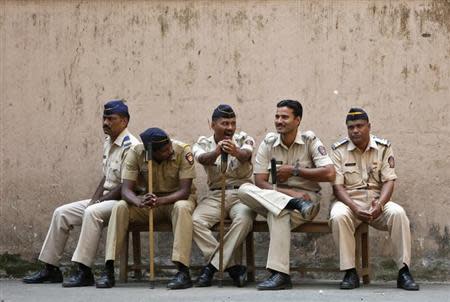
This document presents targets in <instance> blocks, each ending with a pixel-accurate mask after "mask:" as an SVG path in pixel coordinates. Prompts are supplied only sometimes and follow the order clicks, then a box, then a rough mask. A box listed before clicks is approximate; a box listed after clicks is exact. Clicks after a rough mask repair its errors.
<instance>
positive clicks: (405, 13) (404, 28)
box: [400, 4, 410, 39]
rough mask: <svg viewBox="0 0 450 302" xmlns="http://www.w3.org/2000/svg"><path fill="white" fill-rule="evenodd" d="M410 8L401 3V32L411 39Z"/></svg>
mask: <svg viewBox="0 0 450 302" xmlns="http://www.w3.org/2000/svg"><path fill="white" fill-rule="evenodd" d="M409 13H410V9H409V8H408V7H406V6H405V5H403V4H402V5H400V34H401V35H402V36H405V37H406V38H407V39H409V36H410V32H409V29H408V20H409Z"/></svg>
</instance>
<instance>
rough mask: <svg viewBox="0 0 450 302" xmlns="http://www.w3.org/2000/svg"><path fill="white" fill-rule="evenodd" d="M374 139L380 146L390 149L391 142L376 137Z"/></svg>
mask: <svg viewBox="0 0 450 302" xmlns="http://www.w3.org/2000/svg"><path fill="white" fill-rule="evenodd" d="M373 139H374V140H375V142H376V143H377V144H380V145H383V146H386V147H389V146H390V145H391V142H390V141H388V140H387V139H384V138H379V137H376V136H374V137H373Z"/></svg>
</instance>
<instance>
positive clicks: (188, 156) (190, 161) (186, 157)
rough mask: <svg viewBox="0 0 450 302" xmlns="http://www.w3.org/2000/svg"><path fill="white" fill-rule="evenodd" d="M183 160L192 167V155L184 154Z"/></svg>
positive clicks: (189, 153)
mask: <svg viewBox="0 0 450 302" xmlns="http://www.w3.org/2000/svg"><path fill="white" fill-rule="evenodd" d="M184 158H185V159H186V160H187V162H188V163H189V164H190V165H191V166H192V165H193V164H194V155H192V153H191V152H188V153H186V155H185V156H184Z"/></svg>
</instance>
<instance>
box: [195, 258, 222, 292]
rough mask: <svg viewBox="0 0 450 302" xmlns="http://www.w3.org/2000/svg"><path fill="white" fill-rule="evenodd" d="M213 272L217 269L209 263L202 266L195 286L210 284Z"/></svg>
mask: <svg viewBox="0 0 450 302" xmlns="http://www.w3.org/2000/svg"><path fill="white" fill-rule="evenodd" d="M215 272H217V269H216V268H215V267H214V266H213V265H212V264H211V263H210V264H208V265H207V266H205V267H204V268H203V271H202V273H201V275H200V276H199V277H198V278H197V281H196V282H195V286H196V287H208V286H211V284H212V279H213V277H214V274H215Z"/></svg>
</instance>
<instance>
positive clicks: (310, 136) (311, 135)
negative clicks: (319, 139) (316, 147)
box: [302, 131, 316, 140]
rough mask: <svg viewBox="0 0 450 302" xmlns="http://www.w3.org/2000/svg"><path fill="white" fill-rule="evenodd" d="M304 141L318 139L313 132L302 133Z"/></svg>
mask: <svg viewBox="0 0 450 302" xmlns="http://www.w3.org/2000/svg"><path fill="white" fill-rule="evenodd" d="M302 139H304V140H307V139H310V140H315V139H316V135H315V134H314V132H312V131H306V132H305V133H302Z"/></svg>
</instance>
